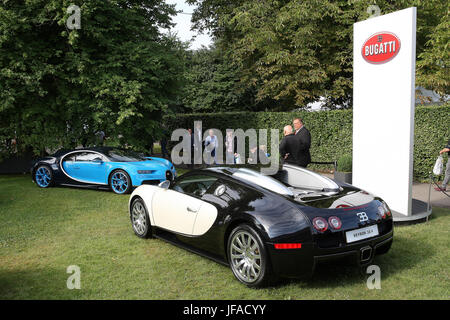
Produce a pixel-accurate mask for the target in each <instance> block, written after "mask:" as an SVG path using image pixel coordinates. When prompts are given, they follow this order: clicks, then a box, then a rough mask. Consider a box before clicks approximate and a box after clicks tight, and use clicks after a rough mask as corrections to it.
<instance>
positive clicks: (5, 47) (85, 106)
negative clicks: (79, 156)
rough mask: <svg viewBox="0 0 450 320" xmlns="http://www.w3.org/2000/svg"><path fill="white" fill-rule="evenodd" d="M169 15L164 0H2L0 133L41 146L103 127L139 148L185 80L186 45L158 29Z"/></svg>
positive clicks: (70, 142)
mask: <svg viewBox="0 0 450 320" xmlns="http://www.w3.org/2000/svg"><path fill="white" fill-rule="evenodd" d="M72 4H75V5H78V6H79V9H80V11H79V12H80V17H81V25H80V29H73V30H71V29H70V28H68V26H67V25H66V22H67V20H68V19H69V18H72V17H73V16H72V15H73V14H74V13H76V12H74V11H70V10H69V11H68V10H67V8H68V7H69V6H70V5H72ZM174 14H175V9H174V6H171V5H167V4H166V3H165V2H164V1H163V0H108V1H105V0H84V1H77V0H27V1H24V0H14V1H12V0H10V1H8V0H6V1H2V3H1V4H0V125H1V126H0V140H7V139H10V138H13V137H16V138H17V139H18V142H19V145H21V146H32V147H33V149H34V150H35V151H36V152H39V151H42V150H43V149H44V148H46V147H48V148H57V147H60V146H66V147H73V146H76V145H79V144H81V143H82V142H86V141H87V143H90V142H91V143H92V142H93V139H94V133H95V132H96V131H97V130H103V131H104V132H106V134H107V136H113V137H115V136H121V137H123V141H126V143H128V144H130V145H134V146H136V147H137V148H145V147H146V146H147V145H148V142H149V141H150V140H151V139H150V138H151V137H157V136H158V134H159V133H160V119H161V117H162V113H164V112H165V111H167V108H168V106H169V105H170V104H171V103H172V101H174V100H175V98H176V94H177V92H178V90H179V88H180V86H181V82H180V79H182V77H181V75H182V73H183V63H182V62H181V60H180V56H181V55H182V51H183V48H182V47H181V45H180V44H179V43H178V42H177V41H176V40H175V39H174V38H172V37H169V36H166V35H165V34H162V33H161V31H160V28H170V27H171V25H172V23H171V16H172V15H174ZM69 26H70V25H69Z"/></svg>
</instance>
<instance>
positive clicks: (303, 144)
mask: <svg viewBox="0 0 450 320" xmlns="http://www.w3.org/2000/svg"><path fill="white" fill-rule="evenodd" d="M293 124H294V129H295V133H294V134H295V138H296V139H297V152H296V153H295V154H296V160H297V165H299V166H300V167H305V168H306V167H307V166H308V164H309V163H310V162H311V154H310V153H309V148H310V147H311V134H310V133H309V131H308V129H306V128H305V126H304V125H303V120H302V119H300V118H295V119H294V121H293Z"/></svg>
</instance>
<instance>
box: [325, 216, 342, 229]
mask: <svg viewBox="0 0 450 320" xmlns="http://www.w3.org/2000/svg"><path fill="white" fill-rule="evenodd" d="M328 224H329V225H330V226H331V227H332V228H333V229H335V230H339V229H340V228H341V227H342V222H341V219H339V218H338V217H334V216H333V217H329V218H328Z"/></svg>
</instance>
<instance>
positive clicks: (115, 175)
mask: <svg viewBox="0 0 450 320" xmlns="http://www.w3.org/2000/svg"><path fill="white" fill-rule="evenodd" d="M31 174H32V177H33V181H34V182H36V184H37V185H38V186H39V187H43V188H45V187H48V186H50V185H54V184H57V185H75V186H88V187H100V188H101V187H106V188H111V189H112V190H113V191H114V192H116V193H126V192H128V191H130V189H129V188H128V187H129V186H131V187H136V186H140V185H142V184H158V183H160V182H162V181H164V180H172V179H174V178H175V177H176V170H175V168H174V166H173V164H172V163H171V162H170V161H168V160H166V159H163V158H157V157H143V156H142V155H140V154H138V153H135V152H132V151H127V150H124V149H119V148H111V147H98V148H84V149H75V150H61V151H58V152H56V153H55V154H54V155H52V156H49V157H45V158H42V159H39V160H37V161H36V162H35V163H34V164H33V166H32V168H31ZM121 179H122V180H121ZM116 182H117V183H116ZM118 185H120V188H116V186H118Z"/></svg>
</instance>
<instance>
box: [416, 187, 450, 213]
mask: <svg viewBox="0 0 450 320" xmlns="http://www.w3.org/2000/svg"><path fill="white" fill-rule="evenodd" d="M429 187H430V184H429V183H413V188H412V197H413V199H418V200H421V201H423V202H427V203H428V191H429ZM434 187H436V185H435V184H432V185H431V192H430V202H431V206H432V207H441V208H449V209H450V198H449V197H447V196H446V195H445V194H444V193H443V192H440V191H436V190H434ZM447 190H448V189H447ZM447 194H449V195H450V192H449V191H447Z"/></svg>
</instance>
